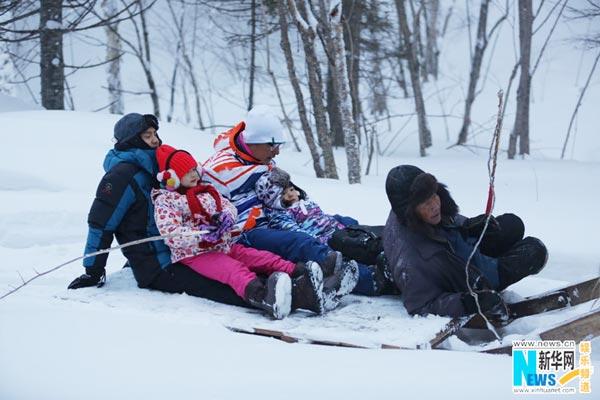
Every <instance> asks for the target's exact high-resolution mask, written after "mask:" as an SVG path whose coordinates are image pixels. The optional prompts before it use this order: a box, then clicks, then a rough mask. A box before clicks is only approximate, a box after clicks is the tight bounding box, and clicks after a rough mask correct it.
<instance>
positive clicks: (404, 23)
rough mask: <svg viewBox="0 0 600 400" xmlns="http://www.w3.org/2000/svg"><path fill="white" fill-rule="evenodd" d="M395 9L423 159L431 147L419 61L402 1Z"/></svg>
mask: <svg viewBox="0 0 600 400" xmlns="http://www.w3.org/2000/svg"><path fill="white" fill-rule="evenodd" d="M396 8H397V10H398V23H399V25H400V35H401V36H402V40H403V43H404V48H405V49H406V52H407V60H408V68H409V72H410V80H411V83H412V88H413V94H414V96H415V109H416V111H417V121H418V125H419V152H420V154H421V157H425V156H426V155H427V153H426V152H425V149H426V148H427V147H429V146H431V132H430V131H429V127H428V126H427V117H426V112H425V102H424V101H423V94H422V92H421V82H420V80H419V61H418V59H417V53H416V49H415V47H414V46H413V43H412V35H411V32H410V29H409V27H408V19H407V17H406V9H405V7H404V0H396Z"/></svg>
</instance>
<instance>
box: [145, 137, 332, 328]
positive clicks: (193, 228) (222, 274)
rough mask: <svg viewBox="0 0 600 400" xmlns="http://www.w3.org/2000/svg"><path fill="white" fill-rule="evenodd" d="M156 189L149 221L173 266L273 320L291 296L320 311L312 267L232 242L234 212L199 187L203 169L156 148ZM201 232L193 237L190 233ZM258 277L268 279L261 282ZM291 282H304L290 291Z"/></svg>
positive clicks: (319, 284) (317, 276)
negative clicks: (181, 267) (224, 288)
mask: <svg viewBox="0 0 600 400" xmlns="http://www.w3.org/2000/svg"><path fill="white" fill-rule="evenodd" d="M156 158H157V161H158V167H159V171H160V172H159V173H158V174H157V179H158V181H159V182H160V184H161V185H160V186H161V188H160V189H153V191H152V201H153V202H154V218H155V220H156V225H157V227H158V229H159V231H160V234H161V235H167V234H174V233H176V234H181V236H172V237H169V238H167V239H165V243H166V245H167V246H168V247H169V248H170V249H171V259H172V262H178V261H179V262H181V263H183V264H185V265H187V266H188V267H190V268H192V269H193V270H194V271H196V272H198V273H199V274H201V275H203V276H205V277H207V278H210V279H214V280H216V281H219V282H221V283H224V284H227V285H229V286H231V287H232V288H233V289H234V290H235V292H236V293H237V294H238V296H240V297H241V298H243V299H244V300H246V301H247V302H248V303H249V304H250V305H252V306H254V307H256V308H259V309H262V310H264V311H265V312H267V313H268V314H269V315H270V316H272V317H273V318H276V319H282V318H284V317H286V316H287V315H288V314H289V313H290V310H291V308H292V296H294V297H300V298H299V299H294V300H295V301H294V302H295V303H297V304H300V305H301V308H307V309H310V310H312V311H315V312H317V313H322V312H323V295H322V291H323V276H322V271H321V267H320V266H319V265H318V264H317V263H315V262H310V261H309V262H308V263H306V264H305V263H302V262H299V263H297V264H294V263H292V262H289V261H286V260H284V259H282V258H281V257H279V256H277V255H275V254H273V253H270V252H268V251H262V250H256V249H253V248H248V247H244V246H242V245H239V244H235V243H232V230H233V227H234V226H235V221H236V219H237V210H236V208H235V207H234V206H233V205H232V204H231V203H230V202H229V200H227V199H226V198H224V197H223V196H221V195H220V194H219V193H218V192H217V190H216V189H215V188H214V187H213V186H211V185H208V184H203V183H202V182H201V178H202V169H201V168H200V167H199V166H198V163H197V162H196V160H195V159H194V157H192V155H191V154H189V153H188V152H187V151H185V150H176V149H175V148H173V147H171V146H169V145H161V146H160V147H159V148H158V149H157V150H156ZM198 231H204V233H201V234H200V233H198V234H194V232H196V233H197V232H198ZM257 273H258V274H260V275H266V276H268V279H267V280H266V282H265V281H264V279H263V278H261V277H258V276H257ZM290 276H292V277H294V278H295V277H303V278H304V279H302V280H301V282H302V284H300V285H298V287H294V290H292V284H291V279H290Z"/></svg>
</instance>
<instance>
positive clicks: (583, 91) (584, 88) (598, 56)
mask: <svg viewBox="0 0 600 400" xmlns="http://www.w3.org/2000/svg"><path fill="white" fill-rule="evenodd" d="M599 59H600V52H598V55H597V56H596V60H595V61H594V65H593V66H592V69H591V70H590V74H589V75H588V77H587V81H586V82H585V86H584V87H583V89H582V90H581V94H580V95H579V100H577V105H576V106H575V111H573V115H572V116H571V121H570V122H569V129H567V137H566V138H565V143H564V144H563V148H562V152H561V153H560V159H561V160H562V159H563V158H564V157H565V150H566V148H567V142H568V141H569V135H570V134H571V128H572V127H573V121H574V120H575V116H577V112H578V111H579V106H581V102H582V100H583V96H584V95H585V92H586V91H587V88H588V86H589V85H590V81H591V80H592V75H594V71H595V70H596V66H597V65H598V60H599Z"/></svg>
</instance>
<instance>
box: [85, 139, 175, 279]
mask: <svg viewBox="0 0 600 400" xmlns="http://www.w3.org/2000/svg"><path fill="white" fill-rule="evenodd" d="M155 154H156V151H155V150H141V149H129V150H123V151H118V150H110V151H109V152H108V154H107V155H106V158H105V160H104V169H105V171H106V174H105V175H104V177H103V178H102V180H101V181H100V184H99V185H98V189H97V191H96V198H95V199H94V202H93V204H92V207H91V209H90V213H89V215H88V226H89V231H88V238H87V243H86V247H85V254H89V253H93V252H96V251H98V250H102V249H106V248H109V247H110V246H111V243H112V241H113V237H116V239H117V242H119V244H124V243H127V242H131V241H134V240H139V239H145V238H148V237H151V236H157V235H159V233H158V229H157V227H156V223H155V222H154V206H153V205H152V201H151V199H150V191H151V190H152V187H153V185H154V183H155V182H156V179H155V175H156V172H157V170H158V165H157V163H156V158H155ZM122 251H123V255H124V256H125V257H126V258H127V260H128V261H129V265H130V266H131V269H132V271H133V275H134V276H135V279H136V281H137V282H138V286H139V287H148V286H149V285H150V283H151V282H152V281H153V280H154V279H155V278H156V276H157V275H158V274H159V273H160V272H161V269H163V268H166V267H167V266H169V265H170V264H171V256H170V252H169V249H168V247H167V246H165V244H164V242H163V241H162V240H158V241H153V242H147V243H142V244H138V245H135V246H130V247H126V248H124V249H123V250H122ZM107 258H108V254H102V255H99V256H95V257H90V258H86V259H84V261H83V266H84V267H88V268H95V267H97V268H101V267H105V266H106V260H107Z"/></svg>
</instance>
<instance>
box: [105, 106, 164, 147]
mask: <svg viewBox="0 0 600 400" xmlns="http://www.w3.org/2000/svg"><path fill="white" fill-rule="evenodd" d="M148 128H154V129H156V130H158V119H157V118H156V117H155V116H154V115H152V114H145V115H142V114H138V113H130V114H127V115H125V116H123V118H121V119H120V120H118V121H117V123H116V124H115V128H114V135H115V140H116V143H115V148H118V149H124V148H131V147H138V146H136V145H135V143H134V142H135V139H136V138H137V137H138V135H139V134H140V133H142V132H144V131H145V130H146V129H148Z"/></svg>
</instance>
